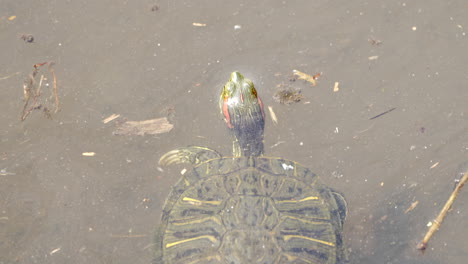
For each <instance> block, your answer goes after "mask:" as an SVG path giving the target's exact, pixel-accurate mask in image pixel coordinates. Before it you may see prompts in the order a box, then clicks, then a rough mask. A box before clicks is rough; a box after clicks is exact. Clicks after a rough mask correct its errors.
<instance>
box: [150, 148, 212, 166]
mask: <svg viewBox="0 0 468 264" xmlns="http://www.w3.org/2000/svg"><path fill="white" fill-rule="evenodd" d="M219 158H221V154H219V153H218V152H217V151H216V150H213V149H209V148H205V147H198V146H188V147H183V148H178V149H174V150H171V151H169V152H167V153H166V154H164V155H163V156H162V157H161V158H160V159H159V164H160V165H162V166H168V165H171V164H181V163H190V164H192V165H194V166H195V165H198V164H200V163H203V162H205V161H207V160H210V159H219Z"/></svg>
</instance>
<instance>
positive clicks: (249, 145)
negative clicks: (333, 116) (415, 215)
mask: <svg viewBox="0 0 468 264" xmlns="http://www.w3.org/2000/svg"><path fill="white" fill-rule="evenodd" d="M219 105H220V109H221V112H222V114H223V115H224V118H225V121H226V124H227V126H228V128H229V130H230V132H231V134H232V137H233V140H232V143H233V153H232V156H226V157H223V156H221V155H220V154H219V153H218V152H216V151H215V150H212V149H209V148H205V147H197V146H190V147H185V148H179V149H175V150H172V151H170V152H168V153H166V154H165V155H164V156H162V157H161V159H160V161H159V162H160V164H161V165H170V164H173V163H191V164H193V166H194V168H193V169H192V170H191V171H189V172H187V173H186V174H184V175H183V176H182V179H180V180H179V181H178V182H177V184H176V185H175V186H174V188H173V189H172V191H171V194H170V195H169V197H168V199H167V201H166V204H165V206H164V209H163V214H162V220H161V227H160V228H159V229H158V232H157V234H156V257H155V261H154V263H158V264H159V263H164V264H169V263H183V264H207V263H224V264H253V263H263V264H285V263H308V264H311V263H314V264H318V263H320V264H324V263H327V264H336V263H344V262H345V259H346V257H345V255H346V254H345V250H344V246H343V239H342V234H341V233H342V230H343V224H344V219H345V217H346V201H345V200H344V198H343V196H341V195H340V194H339V193H337V192H335V191H333V190H331V189H330V188H328V187H327V186H325V185H323V184H322V183H321V182H320V181H319V177H318V176H317V175H315V174H314V173H312V172H311V171H310V170H309V169H307V168H305V167H303V166H302V165H300V164H298V163H296V162H294V161H290V160H286V159H282V158H273V157H266V156H263V152H264V148H263V129H264V118H265V117H264V112H263V105H262V101H261V100H260V98H259V97H258V96H257V91H256V90H255V88H254V85H253V83H252V81H250V80H248V79H244V77H243V76H242V75H241V74H240V73H239V72H233V73H232V74H231V78H230V80H229V81H228V82H227V83H226V85H225V86H224V89H223V91H222V92H221V98H220V102H219Z"/></svg>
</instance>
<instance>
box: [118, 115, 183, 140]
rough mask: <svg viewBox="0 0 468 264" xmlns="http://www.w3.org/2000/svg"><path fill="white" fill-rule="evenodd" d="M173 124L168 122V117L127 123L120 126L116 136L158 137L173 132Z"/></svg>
mask: <svg viewBox="0 0 468 264" xmlns="http://www.w3.org/2000/svg"><path fill="white" fill-rule="evenodd" d="M173 127H174V125H173V124H171V123H169V121H167V118H166V117H162V118H156V119H150V120H144V121H126V122H124V123H121V124H119V125H118V127H117V129H116V130H115V131H114V135H125V136H129V135H138V136H144V135H156V134H161V133H167V132H169V131H171V130H172V128H173Z"/></svg>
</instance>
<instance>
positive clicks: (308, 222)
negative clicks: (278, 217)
mask: <svg viewBox="0 0 468 264" xmlns="http://www.w3.org/2000/svg"><path fill="white" fill-rule="evenodd" d="M286 218H290V219H294V220H297V221H300V222H303V223H307V224H311V225H322V224H330V223H329V222H318V221H309V220H305V219H303V218H299V217H294V216H290V215H289V216H286ZM316 219H318V220H328V219H326V218H316Z"/></svg>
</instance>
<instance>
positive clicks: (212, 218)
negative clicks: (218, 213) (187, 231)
mask: <svg viewBox="0 0 468 264" xmlns="http://www.w3.org/2000/svg"><path fill="white" fill-rule="evenodd" d="M185 220H189V219H185ZM210 220H212V221H213V222H215V223H217V224H218V225H221V224H222V222H221V221H220V220H219V218H218V217H214V216H210V217H205V218H202V219H195V220H193V221H183V222H173V223H172V224H173V225H175V226H183V225H192V224H201V223H203V222H207V221H210Z"/></svg>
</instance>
